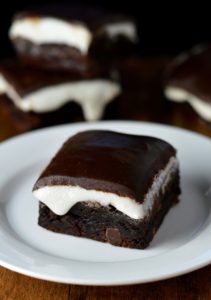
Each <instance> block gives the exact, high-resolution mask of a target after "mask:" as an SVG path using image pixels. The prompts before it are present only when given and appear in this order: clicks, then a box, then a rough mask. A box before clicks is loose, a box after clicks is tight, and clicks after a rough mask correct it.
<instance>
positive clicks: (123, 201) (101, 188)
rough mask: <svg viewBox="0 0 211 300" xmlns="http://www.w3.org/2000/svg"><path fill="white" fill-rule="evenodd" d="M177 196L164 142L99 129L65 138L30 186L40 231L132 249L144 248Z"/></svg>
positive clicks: (173, 161)
mask: <svg viewBox="0 0 211 300" xmlns="http://www.w3.org/2000/svg"><path fill="white" fill-rule="evenodd" d="M179 194H180V187H179V164H178V160H177V157H176V150H175V149H174V148H173V147H172V146H171V145H170V144H168V143H167V142H165V141H163V140H160V139H157V138H153V137H148V136H135V135H128V134H123V133H117V132H112V131H103V130H93V131H85V132H81V133H78V134H76V135H74V136H73V137H71V138H70V139H68V140H67V141H66V143H65V144H64V145H63V146H62V148H61V149H60V150H59V152H58V153H57V154H56V156H55V157H54V158H53V159H52V160H51V162H50V163H49V165H48V166H47V167H46V169H45V170H44V171H43V173H42V174H41V175H40V177H39V179H38V180H37V181H36V183H35V185H34V188H33V195H34V196H35V197H36V198H37V199H38V200H39V201H40V207H39V220H38V223H39V225H40V226H42V227H44V228H45V229H48V230H51V231H54V232H58V233H64V234H69V235H73V236H78V237H84V238H89V239H94V240H97V241H101V242H108V243H110V244H113V245H116V246H122V247H129V248H138V249H142V248H146V247H147V246H148V245H149V243H150V242H151V240H152V239H153V236H154V235H155V233H156V231H157V230H158V228H159V226H160V224H161V223H162V221H163V219H164V217H165V215H166V213H167V212H168V211H169V209H170V208H171V207H172V206H173V205H174V204H175V203H177V201H178V197H179Z"/></svg>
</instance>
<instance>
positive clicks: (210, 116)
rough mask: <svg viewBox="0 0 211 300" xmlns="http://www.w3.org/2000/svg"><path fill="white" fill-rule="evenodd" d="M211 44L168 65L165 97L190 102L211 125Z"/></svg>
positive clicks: (183, 55) (202, 46) (174, 100)
mask: <svg viewBox="0 0 211 300" xmlns="http://www.w3.org/2000/svg"><path fill="white" fill-rule="evenodd" d="M210 78H211V45H209V44H208V45H200V46H197V47H194V48H192V49H191V50H190V51H187V52H185V53H182V54H181V55H179V56H178V57H177V58H176V59H175V60H174V61H173V62H171V63H170V64H169V66H168V69H167V73H166V80H165V95H166V97H167V99H168V100H170V101H173V102H178V103H181V102H188V103H189V105H190V106H191V107H192V108H193V109H194V111H195V112H196V113H197V114H198V116H200V118H201V119H203V120H204V121H206V122H211V81H210Z"/></svg>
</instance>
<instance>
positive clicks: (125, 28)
mask: <svg viewBox="0 0 211 300" xmlns="http://www.w3.org/2000/svg"><path fill="white" fill-rule="evenodd" d="M103 28H104V31H105V32H106V34H107V35H108V36H109V37H110V38H115V37H117V36H119V35H123V36H125V37H127V38H128V39H129V40H131V41H132V42H134V43H135V42H137V40H138V37H137V32H136V26H135V24H134V23H132V22H122V23H113V24H107V25H105V26H104V27H103Z"/></svg>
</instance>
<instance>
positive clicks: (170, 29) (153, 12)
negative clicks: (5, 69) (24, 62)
mask: <svg viewBox="0 0 211 300" xmlns="http://www.w3.org/2000/svg"><path fill="white" fill-rule="evenodd" d="M53 2H57V3H58V2H59V1H58V0H57V1H45V2H44V3H53ZM62 2H65V1H62ZM66 2H68V1H66ZM69 2H71V1H69ZM80 2H81V3H83V2H84V3H89V4H97V5H99V6H105V7H107V8H110V9H113V10H117V11H122V12H126V13H128V14H131V15H133V16H134V17H135V18H136V19H137V22H138V27H139V36H140V43H139V53H140V54H141V55H144V56H145V55H147V56H156V55H164V56H165V55H174V54H177V53H178V52H180V51H183V50H185V49H188V48H190V47H191V46H193V45H195V44H198V43H204V42H209V41H211V8H209V7H208V6H209V5H207V7H206V6H205V4H204V3H203V2H202V1H201V2H199V1H197V2H195V3H191V4H189V5H187V4H188V3H187V2H184V1H183V2H181V3H180V2H179V1H177V2H175V1H169V2H167V4H164V3H163V2H161V1H147V2H146V1H133V0H127V1H123V0H122V1H121V2H120V1H115V0H112V1H109V0H107V1H102V0H100V1H80ZM39 3H43V1H17V2H15V3H14V2H12V1H6V0H4V1H3V2H1V4H2V7H1V11H0V47H1V49H0V56H1V57H9V56H10V55H11V53H12V47H11V45H10V43H9V41H8V38H7V32H8V28H9V25H10V22H11V18H12V16H13V14H14V13H15V12H16V11H20V10H23V9H26V8H30V6H34V5H38V4H39ZM77 3H78V2H77ZM185 4H186V5H185Z"/></svg>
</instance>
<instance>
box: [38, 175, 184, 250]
mask: <svg viewBox="0 0 211 300" xmlns="http://www.w3.org/2000/svg"><path fill="white" fill-rule="evenodd" d="M179 194H180V188H179V174H178V173H177V174H176V175H175V176H174V178H172V180H171V182H170V183H169V185H168V187H167V192H166V194H165V195H158V196H157V198H156V199H155V205H154V206H153V209H152V211H151V213H150V216H149V217H147V218H145V219H144V220H135V219H131V218H129V217H128V216H126V215H125V214H123V213H121V212H119V211H117V210H116V209H115V208H113V207H111V206H109V207H103V206H100V205H99V204H97V203H92V202H81V203H78V204H76V205H75V206H74V207H73V208H72V209H71V210H70V211H69V212H68V213H67V214H66V215H64V216H58V215H55V214H54V213H53V212H52V211H50V209H49V208H48V207H46V206H45V205H44V204H42V203H40V208H39V220H38V224H39V225H40V226H42V227H44V228H46V229H48V230H51V231H53V232H57V233H64V234H69V235H73V236H80V237H85V238H89V239H94V240H97V241H101V242H108V243H110V244H113V245H115V246H121V247H128V248H137V249H144V248H146V247H147V246H148V245H149V244H150V242H151V240H152V239H153V237H154V235H155V233H156V231H157V230H158V228H159V226H160V225H161V223H162V221H163V219H164V217H165V215H166V213H167V212H168V211H169V209H170V208H171V207H172V206H173V204H175V203H177V202H178V196H179Z"/></svg>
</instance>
